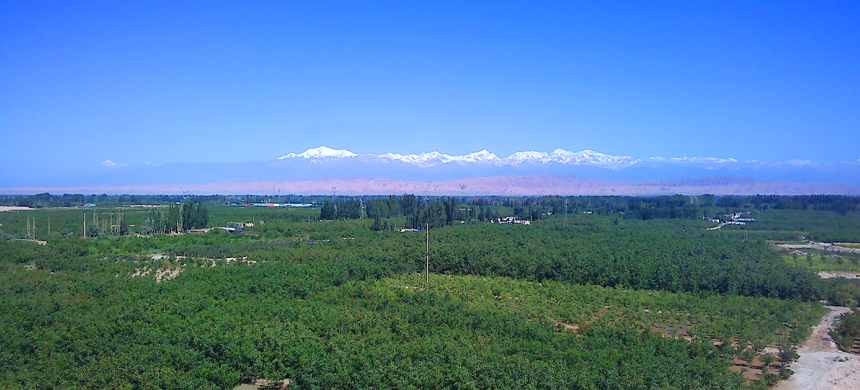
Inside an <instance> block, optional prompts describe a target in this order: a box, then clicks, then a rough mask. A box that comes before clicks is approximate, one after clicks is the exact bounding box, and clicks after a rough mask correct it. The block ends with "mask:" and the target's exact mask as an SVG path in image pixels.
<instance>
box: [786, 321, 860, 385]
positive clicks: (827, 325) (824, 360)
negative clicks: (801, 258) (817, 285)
mask: <svg viewBox="0 0 860 390" xmlns="http://www.w3.org/2000/svg"><path fill="white" fill-rule="evenodd" d="M827 308H828V309H830V313H827V315H825V316H824V318H823V319H822V320H821V323H820V324H818V325H817V326H816V327H814V328H812V335H810V336H809V338H808V339H807V340H806V342H805V343H803V345H802V346H801V347H800V349H799V350H798V351H797V352H798V353H800V359H799V360H798V361H797V362H795V363H794V364H792V365H791V369H792V370H794V375H792V377H791V378H789V379H788V380H787V381H783V382H780V383H779V385H777V387H776V389H777V390H807V389H809V390H811V389H822V390H849V389H851V390H855V389H860V358H858V357H857V356H855V355H852V354H849V353H845V352H842V351H840V350H839V349H838V348H836V343H834V342H833V340H832V339H831V338H830V336H829V335H828V333H829V332H830V330H831V329H832V327H833V320H834V319H836V317H838V316H839V315H841V314H843V313H847V312H848V311H849V309H848V308H847V307H837V306H827Z"/></svg>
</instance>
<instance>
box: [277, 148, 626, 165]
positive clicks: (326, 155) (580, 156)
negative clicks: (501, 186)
mask: <svg viewBox="0 0 860 390" xmlns="http://www.w3.org/2000/svg"><path fill="white" fill-rule="evenodd" d="M359 157H363V158H369V159H378V160H381V161H383V162H395V161H396V162H403V163H407V164H411V165H415V166H418V167H421V168H429V167H434V166H437V165H441V164H451V163H459V164H488V165H494V166H497V167H504V166H519V165H523V164H543V165H549V164H563V165H586V166H595V167H600V168H607V169H612V170H621V169H624V168H627V167H630V166H632V165H634V164H637V163H639V162H640V161H641V160H638V159H634V158H632V157H630V156H612V155H608V154H603V153H600V152H595V151H593V150H583V151H580V152H571V151H567V150H564V149H556V150H554V151H552V152H551V153H547V152H536V151H527V152H516V153H514V154H511V155H510V156H508V157H505V158H499V156H497V155H496V154H495V153H491V152H489V151H487V150H486V149H484V150H481V151H479V152H474V153H469V154H465V155H461V156H452V155H449V154H445V153H439V152H436V151H433V152H424V153H418V154H398V153H385V154H379V155H376V154H364V155H360V154H356V153H353V152H350V151H348V150H342V149H341V150H337V149H331V148H328V147H325V146H320V147H318V148H313V149H308V150H306V151H304V152H302V153H298V154H297V153H290V154H287V155H285V156H282V157H280V158H278V160H287V159H306V160H309V161H311V162H314V163H318V164H324V163H329V162H333V161H338V160H342V159H348V158H359Z"/></svg>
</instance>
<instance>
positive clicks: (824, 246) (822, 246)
mask: <svg viewBox="0 0 860 390" xmlns="http://www.w3.org/2000/svg"><path fill="white" fill-rule="evenodd" d="M777 246H778V247H780V248H785V249H789V250H791V249H819V250H823V251H830V252H846V253H860V248H847V247H844V246H839V245H834V244H830V243H827V242H815V241H809V242H807V243H806V244H777Z"/></svg>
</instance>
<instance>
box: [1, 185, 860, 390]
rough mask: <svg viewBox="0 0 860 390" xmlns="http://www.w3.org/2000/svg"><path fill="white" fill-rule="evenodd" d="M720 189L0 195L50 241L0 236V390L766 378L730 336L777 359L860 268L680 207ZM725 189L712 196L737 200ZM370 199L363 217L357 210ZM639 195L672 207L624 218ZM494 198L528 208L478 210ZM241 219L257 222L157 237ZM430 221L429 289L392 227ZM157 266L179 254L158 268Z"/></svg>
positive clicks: (17, 225) (411, 239) (643, 383)
mask: <svg viewBox="0 0 860 390" xmlns="http://www.w3.org/2000/svg"><path fill="white" fill-rule="evenodd" d="M144 199H145V198H144ZM219 199H221V200H223V199H222V198H219ZM721 199H722V198H715V197H707V196H705V197H661V198H655V199H639V198H605V199H604V198H596V197H581V198H567V199H566V198H562V197H545V198H470V199H457V198H418V197H415V196H411V195H407V196H402V197H371V198H365V199H362V200H359V199H355V198H353V199H344V200H339V201H338V211H337V213H339V212H340V210H341V208H342V207H343V208H344V213H345V214H344V217H338V216H337V213H336V214H335V215H334V217H332V218H331V220H326V221H319V220H318V217H320V218H319V219H327V218H322V217H323V215H322V214H323V210H328V211H327V212H330V211H333V210H332V209H333V206H334V204H333V203H331V204H330V208H327V206H326V205H323V209H322V210H318V209H316V208H305V209H287V208H266V207H241V206H222V205H216V204H213V203H212V200H211V199H207V198H197V197H190V198H188V199H184V200H185V203H184V204H181V205H177V204H175V200H173V201H170V200H171V199H170V198H168V199H167V200H168V201H170V202H169V203H170V204H169V205H166V206H155V207H149V208H130V207H124V208H102V207H96V208H87V209H85V210H80V209H78V210H39V211H27V212H22V213H3V214H2V215H0V221H2V223H3V225H4V226H3V228H4V229H6V228H9V231H10V232H12V234H10V236H13V237H15V236H17V235H18V234H20V232H22V231H24V228H23V227H25V224H26V219H27V217H29V218H30V219H35V218H37V219H38V221H39V224H38V226H39V229H40V232H39V234H38V236H39V237H42V235H43V234H42V232H43V231H42V230H41V229H45V230H44V232H45V236H46V237H47V241H48V242H47V245H44V246H42V245H36V244H34V243H21V242H8V241H2V242H0V269H2V270H3V272H0V299H2V301H3V302H4V304H3V305H0V329H3V331H2V332H0V388H11V389H17V388H101V389H103V388H189V389H191V388H194V389H197V388H230V387H232V386H234V385H235V384H236V383H238V382H239V381H240V380H242V379H243V378H263V377H265V378H269V379H281V378H285V377H289V378H291V379H292V380H293V383H295V384H297V385H298V387H300V388H342V387H357V388H360V387H363V388H424V387H433V388H479V387H480V388H581V389H605V388H612V389H628V388H629V389H639V388H668V389H673V388H678V389H682V388H687V389H689V388H721V389H728V388H732V389H734V388H744V387H748V386H752V387H754V388H761V387H763V386H765V385H766V384H768V383H771V382H772V381H774V380H775V378H778V377H783V378H784V377H787V376H788V375H789V374H790V372H789V371H788V370H787V369H784V367H781V368H780V371H778V374H779V375H778V376H777V375H776V374H773V373H768V375H766V376H764V377H763V381H762V382H761V383H759V384H753V385H750V384H747V383H745V381H744V380H743V378H742V377H741V376H740V375H738V374H732V373H730V372H729V371H728V366H729V364H730V363H729V361H730V359H732V358H733V352H732V351H731V349H732V347H731V345H732V344H731V342H732V341H733V340H742V341H741V342H740V343H738V344H737V345H736V346H737V347H738V348H739V349H741V350H744V349H746V350H747V351H749V352H747V353H755V350H760V349H762V347H763V346H765V345H774V344H777V345H781V348H780V349H781V351H780V354H779V358H780V360H782V361H792V360H795V359H796V354H797V350H796V347H795V346H794V345H793V344H794V343H797V342H799V341H800V340H802V339H803V338H804V337H806V335H807V334H808V329H809V327H810V326H811V325H812V324H814V323H816V322H817V320H818V318H820V316H821V315H822V314H823V312H824V310H823V309H822V307H821V306H820V305H819V304H818V303H816V301H817V300H818V299H821V298H827V299H829V300H832V301H839V302H849V303H850V302H852V301H851V300H852V299H855V301H854V302H856V299H857V298H856V297H857V295H858V294H860V287H858V286H856V285H852V284H850V283H846V282H845V281H832V280H827V281H822V280H820V279H819V278H818V277H816V276H815V275H813V274H811V273H809V272H808V271H805V270H803V269H801V266H802V264H798V265H797V266H795V265H792V264H789V263H788V262H787V261H786V260H784V259H783V258H782V257H781V255H780V253H779V252H776V251H774V250H773V249H772V248H771V247H770V245H769V244H768V243H767V242H765V241H764V238H765V237H767V235H771V234H787V233H786V232H787V231H785V230H778V229H777V230H761V231H749V230H748V231H745V232H746V233H749V238H748V239H746V240H744V236H745V234H743V233H744V232H741V231H739V230H735V231H732V230H726V231H704V230H703V228H704V227H707V226H711V225H712V224H711V223H708V222H707V221H702V220H700V219H698V218H700V216H697V217H695V218H696V219H685V218H686V217H684V211H683V210H684V208H694V209H695V210H696V211H697V212H699V211H703V212H704V211H707V212H709V213H710V212H713V210H710V209H709V208H714V207H716V206H715V203H717V202H718V201H720V200H721ZM745 199H746V200H744V202H748V201H749V199H748V198H745ZM50 201H51V200H50V199H49V200H48V202H50ZM631 201H632V203H633V206H630V204H631ZM736 201H737V202H740V200H738V199H736V198H732V199H729V200H726V201H723V202H724V205H723V206H722V207H741V208H743V207H747V205H748V204H749V203H739V204H738V206H735V205H734V203H733V202H736ZM207 202H208V203H207ZM565 202H567V206H568V208H569V211H570V213H569V215H568V218H564V216H563V215H562V214H563V213H564V206H565ZM819 203H820V204H821V205H823V204H824V203H821V202H819ZM819 203H816V204H819ZM767 204H769V203H767V202H764V203H760V204H758V205H757V206H755V207H760V208H761V209H762V210H764V211H763V215H764V216H762V217H760V220H761V221H767V220H768V218H769V217H768V216H769V215H771V214H772V215H776V216H780V215H782V216H787V218H789V219H788V220H787V221H788V222H787V225H790V226H788V228H790V229H798V230H797V232H799V231H803V230H804V229H808V227H805V226H803V227H801V226H799V224H802V223H804V222H803V221H805V219H804V218H806V216H807V214H802V213H812V214H814V215H822V216H827V215H830V214H832V215H835V216H837V217H834V218H830V217H827V218H824V219H822V220H821V221H819V222H816V223H820V224H821V226H826V225H827V223H829V222H833V221H836V222H834V223H837V224H838V223H842V222H845V221H843V220H842V219H841V218H842V217H843V215H842V214H840V213H838V212H834V211H832V210H827V211H799V210H777V209H774V208H768V206H766V205H767ZM774 204H775V203H774ZM342 205H344V206H342ZM362 205H363V206H364V214H365V215H366V216H367V217H368V219H364V220H354V219H351V218H355V217H361V216H362V211H361V210H362V207H361V206H362ZM648 205H650V206H657V209H660V210H662V209H664V208H665V209H666V210H669V213H668V214H666V216H653V218H647V217H642V216H641V215H640V217H636V218H633V217H632V216H631V215H632V214H633V213H632V212H631V209H630V207H633V208H634V209H636V210H645V209H646V207H645V206H648ZM353 206H357V207H353ZM616 207H623V208H624V209H625V210H627V211H625V212H624V214H621V213H619V212H618V211H619V210H616ZM816 207H818V206H816ZM822 207H823V206H822ZM672 209H675V210H676V216H675V217H672V213H671V210H672ZM210 210H211V211H210ZM559 210H560V212H559ZM585 210H588V211H593V212H592V214H583V213H582V211H585ZM678 210H681V211H678ZM84 212H86V213H87V218H88V220H89V218H92V217H93V213H99V215H102V213H109V212H114V213H118V214H119V213H121V214H123V215H124V217H123V218H122V219H121V220H120V221H119V222H118V223H116V225H119V226H120V227H119V230H120V231H121V232H128V233H135V232H143V233H148V234H152V235H151V236H143V237H135V236H113V235H111V234H106V233H108V232H105V231H102V230H97V232H98V233H99V235H98V237H97V238H88V239H83V238H80V235H81V229H82V226H81V223H82V218H83V215H84ZM356 212H357V213H358V214H357V215H356ZM679 212H680V214H677V213H679ZM210 213H211V215H210ZM660 213H663V211H659V213H658V214H659V215H663V214H660ZM787 213H799V214H792V215H789V214H787ZM852 213H856V210H847V211H846V215H845V217H846V218H848V217H850V216H851V215H852ZM498 215H503V216H507V215H517V216H519V217H520V218H526V217H527V218H530V219H532V220H533V221H534V222H533V223H532V224H531V225H529V226H520V225H500V224H490V223H486V222H482V221H484V220H487V219H493V218H494V216H498ZM677 215H680V216H677ZM48 218H50V220H51V221H52V225H53V226H52V228H51V231H50V232H48V231H47V229H46V223H45V222H46V221H47V220H48ZM791 218H794V219H791ZM344 219H347V220H344ZM122 221H126V222H125V223H126V224H127V225H126V227H122V226H123V222H122ZM457 221H463V223H459V222H457ZM565 221H566V222H565ZM792 221H793V222H792ZM798 221H800V222H798ZM243 222H246V223H247V222H253V223H254V226H253V230H255V231H259V234H258V235H243V234H238V233H228V232H225V231H223V230H220V229H212V230H210V231H209V232H208V233H206V234H181V235H164V234H157V233H159V232H166V231H174V232H175V231H177V230H182V229H183V228H192V227H200V226H223V225H226V224H239V223H243ZM455 222H456V223H455ZM428 223H429V224H431V230H430V240H431V253H430V256H431V257H430V258H431V264H430V268H431V271H432V272H433V274H432V275H431V278H430V285H429V287H430V288H429V289H424V290H422V289H421V288H419V287H420V286H421V285H422V283H423V281H424V276H425V275H420V274H418V272H423V269H424V268H423V266H424V263H423V262H424V248H425V247H424V245H425V244H424V234H423V233H424V232H422V233H412V232H405V233H400V232H397V231H393V230H394V229H393V228H394V227H395V226H396V227H406V226H421V225H422V224H428ZM765 223H770V222H765ZM846 223H847V222H846ZM816 226H818V225H816ZM371 228H373V229H371ZM801 228H804V229H801ZM97 229H98V228H97ZM126 229H128V230H126ZM63 231H67V232H69V233H65V234H64V233H61V232H63ZM793 232H795V231H793ZM795 233H796V232H795ZM791 234H794V233H791ZM64 235H67V236H69V237H64ZM156 254H158V256H152V255H156ZM162 255H164V256H162ZM243 259H245V260H243ZM168 270H174V271H175V270H178V271H180V272H179V274H178V275H176V276H175V277H174V278H172V279H163V278H162V276H158V278H162V279H158V278H157V276H156V275H162V272H166V271H168ZM159 280H160V281H159ZM850 321H851V320H846V319H843V321H842V324H843V326H844V329H846V332H848V329H851V326H852V325H851V322H850ZM846 322H848V325H845V323H846ZM847 334H848V333H846V335H847ZM839 337H849V336H841V335H840V336H839ZM685 338H690V339H691V340H690V341H688V340H685ZM834 338H835V336H834ZM718 340H719V341H722V342H724V344H722V345H720V346H719V347H715V346H713V344H712V342H713V341H718ZM748 346H751V347H749V348H748ZM750 359H751V358H750ZM765 359H767V358H766V357H765Z"/></svg>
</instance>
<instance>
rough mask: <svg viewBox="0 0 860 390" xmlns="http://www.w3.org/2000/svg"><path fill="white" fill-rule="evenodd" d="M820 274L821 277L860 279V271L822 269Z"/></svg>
mask: <svg viewBox="0 0 860 390" xmlns="http://www.w3.org/2000/svg"><path fill="white" fill-rule="evenodd" d="M818 276H819V277H821V279H828V278H845V279H860V272H846V271H821V272H819V273H818Z"/></svg>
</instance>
